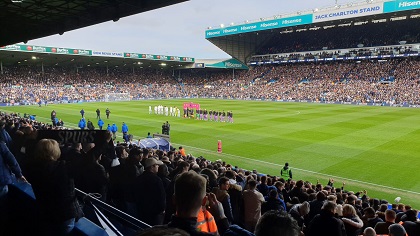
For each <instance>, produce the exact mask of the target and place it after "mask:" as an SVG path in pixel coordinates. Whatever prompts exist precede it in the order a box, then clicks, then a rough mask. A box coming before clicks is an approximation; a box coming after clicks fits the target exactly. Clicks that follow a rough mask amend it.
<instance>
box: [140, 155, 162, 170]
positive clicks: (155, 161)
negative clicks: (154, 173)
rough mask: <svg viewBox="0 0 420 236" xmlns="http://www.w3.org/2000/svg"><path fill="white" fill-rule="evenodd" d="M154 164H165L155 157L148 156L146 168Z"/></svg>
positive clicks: (145, 163)
mask: <svg viewBox="0 0 420 236" xmlns="http://www.w3.org/2000/svg"><path fill="white" fill-rule="evenodd" d="M153 165H163V162H161V161H158V160H156V159H155V158H153V157H150V158H147V159H146V161H145V162H144V168H147V167H150V166H153Z"/></svg>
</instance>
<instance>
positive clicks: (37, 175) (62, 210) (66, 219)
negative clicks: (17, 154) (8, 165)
mask: <svg viewBox="0 0 420 236" xmlns="http://www.w3.org/2000/svg"><path fill="white" fill-rule="evenodd" d="M60 156H61V151H60V147H59V144H58V143H57V141H55V140H53V139H41V140H40V141H39V142H38V143H37V145H36V147H35V153H34V156H33V160H32V163H31V165H29V166H28V176H27V177H28V180H29V182H30V183H31V184H32V189H33V191H34V193H35V197H36V203H37V205H38V206H39V209H40V216H41V219H42V222H43V223H44V224H43V226H42V229H40V230H42V231H41V232H43V233H44V235H67V234H69V233H70V232H71V230H72V229H73V227H74V222H75V220H76V217H78V213H79V212H81V211H80V208H79V204H78V202H77V199H76V194H75V189H74V180H73V177H72V175H73V174H72V171H71V169H70V167H69V166H68V164H66V162H65V161H60V160H59V158H60Z"/></svg>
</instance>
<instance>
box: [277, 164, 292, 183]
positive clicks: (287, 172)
mask: <svg viewBox="0 0 420 236" xmlns="http://www.w3.org/2000/svg"><path fill="white" fill-rule="evenodd" d="M280 175H281V177H282V178H283V179H284V180H286V181H287V180H289V179H292V170H291V169H290V168H289V163H288V162H286V163H285V164H284V167H283V168H282V169H281V170H280Z"/></svg>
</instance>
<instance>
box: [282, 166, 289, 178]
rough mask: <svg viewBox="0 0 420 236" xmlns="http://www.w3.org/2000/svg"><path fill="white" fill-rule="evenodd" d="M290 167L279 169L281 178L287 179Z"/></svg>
mask: <svg viewBox="0 0 420 236" xmlns="http://www.w3.org/2000/svg"><path fill="white" fill-rule="evenodd" d="M289 171H290V169H289V168H287V170H285V169H284V168H283V169H281V177H283V179H285V180H288V179H289V178H290V174H289Z"/></svg>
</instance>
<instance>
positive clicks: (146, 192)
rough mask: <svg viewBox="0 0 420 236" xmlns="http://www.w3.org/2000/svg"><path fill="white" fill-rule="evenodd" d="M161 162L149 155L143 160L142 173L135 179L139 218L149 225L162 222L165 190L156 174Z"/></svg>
mask: <svg viewBox="0 0 420 236" xmlns="http://www.w3.org/2000/svg"><path fill="white" fill-rule="evenodd" d="M160 165H163V162H161V161H158V160H157V159H155V158H153V157H151V158H147V159H146V160H144V169H145V171H144V172H143V174H141V175H140V176H138V177H137V178H136V181H135V184H134V186H135V198H136V204H137V215H138V217H139V220H141V221H144V222H145V223H147V224H149V225H159V224H162V223H163V219H164V215H165V214H164V212H165V207H166V192H165V188H164V186H163V182H162V179H161V178H159V176H158V175H157V173H158V170H159V166H160Z"/></svg>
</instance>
